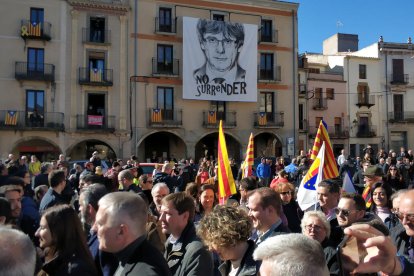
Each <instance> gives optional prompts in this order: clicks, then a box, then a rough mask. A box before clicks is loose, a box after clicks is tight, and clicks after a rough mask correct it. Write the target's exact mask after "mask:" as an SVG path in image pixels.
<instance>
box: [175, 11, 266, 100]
mask: <svg viewBox="0 0 414 276" xmlns="http://www.w3.org/2000/svg"><path fill="white" fill-rule="evenodd" d="M257 33H258V28H257V25H252V24H241V23H233V22H226V21H213V20H207V19H199V18H191V17H184V18H183V44H184V45H183V98H184V99H195V100H207V101H237V102H257Z"/></svg>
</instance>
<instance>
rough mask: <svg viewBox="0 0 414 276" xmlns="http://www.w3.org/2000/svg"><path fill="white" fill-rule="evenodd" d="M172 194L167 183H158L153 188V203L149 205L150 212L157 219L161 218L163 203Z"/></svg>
mask: <svg viewBox="0 0 414 276" xmlns="http://www.w3.org/2000/svg"><path fill="white" fill-rule="evenodd" d="M169 193H170V189H169V188H168V186H167V184H165V183H157V184H155V185H154V186H153V187H152V190H151V195H152V202H151V204H150V205H149V211H150V213H151V215H153V216H154V217H156V218H157V220H158V219H159V218H160V213H161V201H162V199H163V198H164V197H166V196H167V195H168V194H169Z"/></svg>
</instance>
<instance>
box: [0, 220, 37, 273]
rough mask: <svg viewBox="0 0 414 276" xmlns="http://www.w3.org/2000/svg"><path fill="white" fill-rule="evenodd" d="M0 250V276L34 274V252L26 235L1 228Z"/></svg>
mask: <svg viewBox="0 0 414 276" xmlns="http://www.w3.org/2000/svg"><path fill="white" fill-rule="evenodd" d="M0 248H1V249H2V250H0V275H14V276H25V275H34V274H35V267H36V250H35V247H34V245H33V243H32V241H31V240H30V238H29V237H28V236H27V235H26V234H24V233H23V232H20V231H18V230H15V229H11V228H8V227H5V226H1V227H0Z"/></svg>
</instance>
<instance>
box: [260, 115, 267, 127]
mask: <svg viewBox="0 0 414 276" xmlns="http://www.w3.org/2000/svg"><path fill="white" fill-rule="evenodd" d="M265 125H267V116H266V112H259V126H265Z"/></svg>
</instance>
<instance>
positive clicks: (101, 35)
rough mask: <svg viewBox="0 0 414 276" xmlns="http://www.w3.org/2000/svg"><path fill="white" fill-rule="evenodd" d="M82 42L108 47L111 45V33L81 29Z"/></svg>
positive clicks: (108, 31)
mask: <svg viewBox="0 0 414 276" xmlns="http://www.w3.org/2000/svg"><path fill="white" fill-rule="evenodd" d="M82 42H83V43H95V44H107V45H109V44H110V43H111V31H110V30H99V29H91V28H83V29H82Z"/></svg>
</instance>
